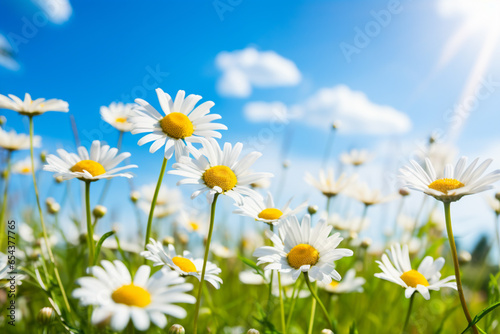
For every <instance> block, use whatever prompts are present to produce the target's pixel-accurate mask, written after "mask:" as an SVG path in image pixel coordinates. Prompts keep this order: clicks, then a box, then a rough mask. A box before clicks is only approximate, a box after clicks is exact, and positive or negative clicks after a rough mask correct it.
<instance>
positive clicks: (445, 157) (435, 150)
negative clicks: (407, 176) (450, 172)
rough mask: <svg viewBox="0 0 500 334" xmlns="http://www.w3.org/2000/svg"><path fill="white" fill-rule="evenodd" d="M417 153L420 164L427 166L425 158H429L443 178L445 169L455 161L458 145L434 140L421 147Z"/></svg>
mask: <svg viewBox="0 0 500 334" xmlns="http://www.w3.org/2000/svg"><path fill="white" fill-rule="evenodd" d="M416 153H417V154H416V157H417V159H418V161H419V162H420V165H421V166H423V167H424V168H425V159H426V158H428V159H429V160H430V161H431V163H432V165H433V166H434V170H436V173H437V174H438V177H440V178H441V177H444V175H443V171H444V169H445V167H446V165H447V164H450V163H452V162H453V161H455V157H456V156H457V153H458V150H457V148H456V147H454V146H452V145H449V144H446V143H441V142H432V143H431V144H429V145H426V146H425V147H423V148H422V147H421V148H420V149H419V150H418V151H417V152H416Z"/></svg>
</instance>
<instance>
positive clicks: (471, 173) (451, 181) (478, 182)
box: [400, 157, 500, 203]
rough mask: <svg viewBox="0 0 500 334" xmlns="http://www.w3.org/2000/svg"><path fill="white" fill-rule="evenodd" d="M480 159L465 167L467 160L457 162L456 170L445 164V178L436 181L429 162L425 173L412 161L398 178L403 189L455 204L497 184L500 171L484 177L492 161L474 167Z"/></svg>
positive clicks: (401, 170)
mask: <svg viewBox="0 0 500 334" xmlns="http://www.w3.org/2000/svg"><path fill="white" fill-rule="evenodd" d="M478 161H479V158H477V159H475V160H474V161H473V162H472V163H471V164H470V165H468V166H467V158H466V157H462V158H460V160H458V162H457V164H456V166H455V168H453V166H452V165H450V164H448V165H446V167H445V170H444V177H443V178H439V177H438V176H437V174H436V171H435V169H434V166H433V165H432V162H431V161H430V160H429V159H426V160H425V163H426V167H427V171H425V170H424V169H423V168H422V167H421V166H420V165H419V164H418V163H417V162H415V161H413V160H412V161H411V165H412V166H411V167H410V166H405V167H403V168H401V169H400V177H401V180H402V181H403V182H404V186H405V187H408V188H410V189H414V190H418V191H421V192H423V193H425V194H427V195H429V196H433V197H434V198H435V199H437V200H439V201H442V202H448V203H449V202H455V201H458V200H459V199H460V198H462V197H463V196H465V195H472V194H477V193H480V192H483V191H485V190H489V189H491V188H492V187H493V186H492V183H494V182H496V181H498V180H500V170H498V169H497V170H495V171H493V172H491V173H489V174H487V175H484V176H483V174H484V172H485V171H486V169H487V168H488V166H489V165H490V164H491V162H492V160H491V159H487V160H485V161H484V162H483V163H481V164H480V165H479V166H477V167H476V165H477V163H478Z"/></svg>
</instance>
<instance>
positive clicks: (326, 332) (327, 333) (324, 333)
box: [321, 328, 334, 334]
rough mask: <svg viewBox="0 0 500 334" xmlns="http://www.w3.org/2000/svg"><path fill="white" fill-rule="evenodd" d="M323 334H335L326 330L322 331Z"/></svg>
mask: <svg viewBox="0 0 500 334" xmlns="http://www.w3.org/2000/svg"><path fill="white" fill-rule="evenodd" d="M321 334H334V333H333V332H332V331H331V330H329V329H326V328H325V329H323V330H322V331H321Z"/></svg>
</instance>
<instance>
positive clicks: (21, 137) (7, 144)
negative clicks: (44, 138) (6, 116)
mask: <svg viewBox="0 0 500 334" xmlns="http://www.w3.org/2000/svg"><path fill="white" fill-rule="evenodd" d="M40 142H41V139H40V137H39V136H34V137H33V147H40ZM0 147H1V148H4V149H6V150H8V151H19V150H29V148H30V137H29V136H28V135H25V134H22V133H19V134H18V133H16V131H14V130H11V131H9V132H7V131H5V130H4V129H2V128H0Z"/></svg>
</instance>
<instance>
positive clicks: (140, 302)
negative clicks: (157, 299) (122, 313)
mask: <svg viewBox="0 0 500 334" xmlns="http://www.w3.org/2000/svg"><path fill="white" fill-rule="evenodd" d="M111 299H113V300H114V301H115V303H119V304H125V305H128V306H137V307H146V306H148V305H149V304H150V303H151V295H150V294H149V292H148V291H147V290H146V289H144V288H141V287H140V286H137V285H134V284H129V285H123V286H121V287H119V288H118V289H116V290H115V291H114V292H113V294H112V295H111Z"/></svg>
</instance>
